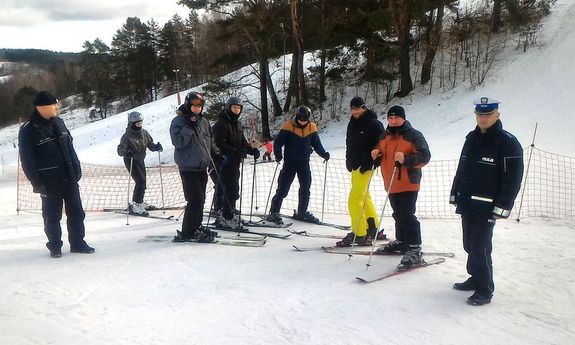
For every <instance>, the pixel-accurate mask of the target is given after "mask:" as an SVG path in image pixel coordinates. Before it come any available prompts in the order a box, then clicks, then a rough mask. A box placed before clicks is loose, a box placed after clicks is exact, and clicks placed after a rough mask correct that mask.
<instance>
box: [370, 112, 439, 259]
mask: <svg viewBox="0 0 575 345" xmlns="http://www.w3.org/2000/svg"><path fill="white" fill-rule="evenodd" d="M387 122H388V126H387V129H386V131H385V134H384V135H383V136H382V139H381V140H380V142H379V144H378V145H377V148H375V149H373V150H372V151H371V157H372V158H373V159H381V174H382V175H383V183H384V187H385V190H386V191H387V193H388V197H389V203H390V204H391V208H392V209H393V219H394V220H395V241H392V242H390V243H388V244H387V245H386V246H385V247H382V248H379V249H378V252H383V253H402V254H405V255H404V256H403V258H402V259H401V266H402V267H404V268H407V267H410V266H414V265H419V264H421V263H422V262H423V260H422V256H421V226H420V224H419V221H418V220H417V217H416V216H415V203H416V202H417V195H418V192H419V188H420V183H421V167H422V166H424V165H425V164H427V163H428V162H429V159H430V158H431V153H430V152H429V146H428V145H427V141H426V140H425V137H424V136H423V134H421V132H420V131H418V130H416V129H415V128H413V127H412V126H411V124H410V123H409V121H406V120H405V109H403V107H401V106H399V105H395V106H393V107H391V108H389V111H388V112H387ZM394 171H395V175H394ZM392 176H393V181H392V180H391V178H392ZM390 184H391V189H389V190H388V188H389V186H390Z"/></svg>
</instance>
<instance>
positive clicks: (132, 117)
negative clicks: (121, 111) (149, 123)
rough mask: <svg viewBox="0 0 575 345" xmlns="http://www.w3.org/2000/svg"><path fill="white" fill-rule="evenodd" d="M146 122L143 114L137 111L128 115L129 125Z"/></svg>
mask: <svg viewBox="0 0 575 345" xmlns="http://www.w3.org/2000/svg"><path fill="white" fill-rule="evenodd" d="M140 121H144V117H143V116H142V114H140V113H138V112H137V111H132V112H129V113H128V122H129V123H136V122H140Z"/></svg>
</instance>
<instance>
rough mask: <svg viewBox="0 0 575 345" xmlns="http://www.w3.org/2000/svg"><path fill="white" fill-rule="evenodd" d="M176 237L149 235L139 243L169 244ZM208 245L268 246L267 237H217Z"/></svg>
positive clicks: (195, 241) (193, 240) (193, 241)
mask: <svg viewBox="0 0 575 345" xmlns="http://www.w3.org/2000/svg"><path fill="white" fill-rule="evenodd" d="M173 239H174V236H171V235H148V236H145V237H144V238H142V239H140V240H139V241H138V243H145V242H168V241H172V240H173ZM187 242H191V243H198V241H197V240H195V239H191V240H188V241H185V242H181V243H187ZM206 244H221V245H228V246H241V247H262V246H263V245H265V244H266V236H261V235H258V236H241V235H236V236H221V235H219V236H218V237H216V238H215V239H214V240H213V241H212V242H209V243H206Z"/></svg>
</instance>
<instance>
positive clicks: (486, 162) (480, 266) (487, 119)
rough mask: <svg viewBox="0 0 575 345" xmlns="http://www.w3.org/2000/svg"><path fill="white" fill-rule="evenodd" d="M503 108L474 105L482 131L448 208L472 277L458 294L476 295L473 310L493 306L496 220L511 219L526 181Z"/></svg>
mask: <svg viewBox="0 0 575 345" xmlns="http://www.w3.org/2000/svg"><path fill="white" fill-rule="evenodd" d="M498 108H499V102H498V101H496V100H494V99H491V98H488V97H481V99H479V100H478V101H476V102H475V118H476V121H477V127H475V130H474V131H472V132H470V133H469V134H468V135H467V137H466V139H465V144H464V145H463V150H462V151H461V157H460V158H459V165H458V167H457V172H456V174H455V178H454V180H453V186H452V188H451V194H450V197H449V202H450V203H451V204H453V205H456V206H457V208H456V211H455V212H456V213H458V214H461V220H462V226H463V248H464V249H465V251H466V252H467V254H468V256H467V273H469V275H470V276H471V277H470V278H469V279H467V280H466V281H465V282H463V283H456V284H454V285H453V288H454V289H456V290H461V291H475V293H474V294H473V295H472V296H471V297H469V298H468V299H467V302H468V303H469V304H471V305H484V304H487V303H490V302H491V298H492V296H493V291H494V289H495V285H494V283H493V265H492V260H491V250H492V243H491V240H492V236H493V227H494V226H495V220H496V219H499V218H507V217H509V215H510V213H511V209H512V208H513V203H514V201H515V197H516V196H517V193H518V192H519V189H520V187H521V180H522V178H523V149H522V148H521V145H520V144H519V141H517V139H516V138H515V137H514V136H513V135H512V134H511V133H509V132H507V131H504V130H503V125H502V124H501V121H500V120H499V110H498Z"/></svg>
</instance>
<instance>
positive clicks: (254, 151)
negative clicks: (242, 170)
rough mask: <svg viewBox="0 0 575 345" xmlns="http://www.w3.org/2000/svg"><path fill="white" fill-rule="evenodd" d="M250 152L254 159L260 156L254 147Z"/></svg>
mask: <svg viewBox="0 0 575 345" xmlns="http://www.w3.org/2000/svg"><path fill="white" fill-rule="evenodd" d="M252 154H253V155H254V159H255V160H258V158H260V150H258V149H254V150H253V151H252Z"/></svg>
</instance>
